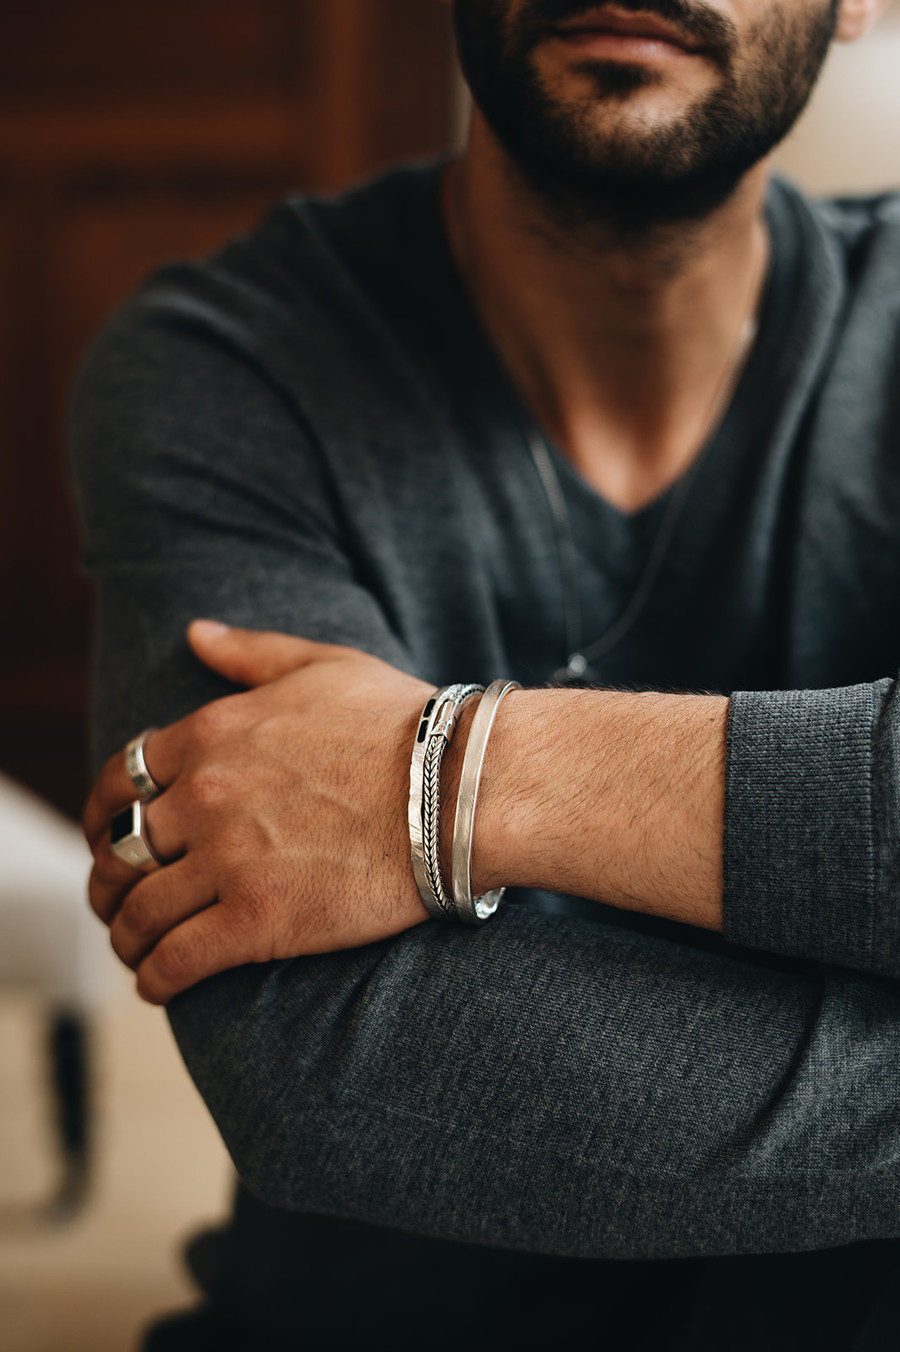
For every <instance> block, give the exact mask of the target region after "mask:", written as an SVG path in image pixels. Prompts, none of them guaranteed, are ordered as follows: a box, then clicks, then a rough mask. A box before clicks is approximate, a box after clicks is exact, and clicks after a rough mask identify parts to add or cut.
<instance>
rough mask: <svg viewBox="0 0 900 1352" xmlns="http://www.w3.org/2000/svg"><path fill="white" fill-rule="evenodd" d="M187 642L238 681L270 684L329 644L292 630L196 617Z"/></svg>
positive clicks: (320, 653)
mask: <svg viewBox="0 0 900 1352" xmlns="http://www.w3.org/2000/svg"><path fill="white" fill-rule="evenodd" d="M187 636H188V642H189V643H190V645H191V648H192V649H193V651H194V653H195V655H196V656H197V657H199V658H200V661H201V662H205V663H206V665H207V666H208V667H212V669H213V671H217V672H219V674H220V675H221V676H225V677H227V679H228V680H229V681H234V683H235V684H236V685H249V686H256V685H267V684H268V683H269V682H270V681H277V680H278V679H279V677H281V676H287V674H288V673H289V672H291V671H297V670H298V668H300V667H305V666H308V665H309V663H310V662H315V661H316V660H317V659H321V658H322V657H323V656H324V655H325V654H326V653H327V652H329V648H328V647H327V646H326V645H325V644H322V643H313V642H312V640H311V639H306V638H296V637H295V636H294V635H293V634H278V633H274V632H273V631H271V630H263V629H234V628H231V626H229V625H227V624H221V623H220V622H219V621H218V620H193V621H192V623H191V624H189V625H188V631H187Z"/></svg>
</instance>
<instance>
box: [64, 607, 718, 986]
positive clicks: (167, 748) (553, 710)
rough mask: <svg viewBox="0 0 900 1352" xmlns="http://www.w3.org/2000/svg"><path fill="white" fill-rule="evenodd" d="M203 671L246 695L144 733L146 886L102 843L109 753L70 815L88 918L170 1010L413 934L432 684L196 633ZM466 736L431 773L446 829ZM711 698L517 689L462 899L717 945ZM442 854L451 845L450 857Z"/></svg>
mask: <svg viewBox="0 0 900 1352" xmlns="http://www.w3.org/2000/svg"><path fill="white" fill-rule="evenodd" d="M190 637H191V643H192V646H193V649H194V651H195V653H196V654H197V656H198V657H200V658H202V659H203V660H204V661H205V662H206V663H207V665H208V666H210V667H211V668H213V669H215V670H216V671H218V672H219V673H220V674H221V675H223V676H225V677H227V678H228V679H229V680H231V681H233V682H235V683H236V684H241V685H246V686H250V687H255V688H254V689H251V690H249V691H247V692H245V693H242V694H235V695H233V696H231V697H226V698H224V699H221V700H219V701H216V702H214V703H212V704H210V705H207V706H205V707H204V708H203V709H201V710H200V711H198V712H196V713H194V714H192V715H189V716H188V717H187V718H186V719H184V720H182V721H181V722H179V723H177V724H175V725H174V726H171V727H169V728H166V729H164V730H162V731H159V732H156V733H154V734H153V735H152V737H151V738H150V739H149V740H148V743H147V746H146V749H145V754H146V757H147V761H148V765H149V767H150V770H151V772H152V773H153V775H154V777H155V778H156V780H157V782H158V783H159V784H160V785H161V786H162V787H163V788H164V790H165V792H164V793H163V794H162V795H161V797H159V798H158V799H157V800H156V801H155V802H153V803H152V804H151V805H150V806H149V808H148V809H147V814H146V816H147V824H148V829H149V832H150V836H151V839H152V841H153V844H154V847H155V849H156V851H157V853H158V854H159V855H160V856H161V858H162V859H164V860H166V861H170V862H168V863H167V864H166V867H164V868H162V869H159V870H156V871H154V872H152V873H151V874H149V875H147V876H146V877H144V878H140V879H139V877H138V875H137V874H136V873H135V871H134V870H133V869H131V868H130V867H129V866H128V865H126V864H123V863H121V862H120V861H119V860H118V859H116V857H115V856H114V855H113V854H112V853H111V851H110V848H109V822H110V820H111V818H112V816H113V815H114V814H115V813H116V812H117V811H119V810H120V809H121V808H122V807H123V806H124V805H125V804H126V803H127V802H129V801H130V799H131V798H132V797H133V793H132V790H131V785H130V782H129V780H128V778H127V776H126V774H125V772H124V763H123V758H122V756H121V754H116V755H114V756H113V757H111V758H110V760H109V761H108V762H107V764H106V766H105V768H104V770H103V773H102V775H101V776H100V779H99V781H98V784H97V786H96V788H95V790H94V792H93V793H92V795H91V797H90V799H89V801H88V804H87V808H86V811H85V830H86V834H87V836H88V839H89V841H90V843H91V847H92V849H93V851H94V855H95V865H94V869H93V873H92V877H91V883H90V896H91V902H92V905H93V907H94V909H95V911H96V912H97V914H98V915H99V916H100V918H101V919H102V920H104V921H105V922H106V923H107V924H109V925H110V928H111V932H112V942H113V946H114V948H115V950H116V952H117V953H118V955H119V956H120V958H122V960H123V961H124V962H126V963H127V964H128V965H129V966H130V967H132V968H133V969H134V970H135V971H136V972H137V976H138V989H139V991H140V993H141V994H142V995H143V996H144V997H145V998H146V999H148V1000H150V1001H152V1002H154V1003H160V1004H164V1003H167V1002H168V1001H169V1000H170V999H171V998H172V997H173V996H174V995H176V994H178V993H179V992H180V991H182V990H185V989H187V988H188V987H189V986H192V985H194V984H195V983H196V982H197V981H199V980H201V979H203V978H205V977H208V976H212V975H214V974H215V973H217V972H220V971H223V970H226V969H227V968H230V967H234V966H238V965H240V964H241V963H244V962H265V961H269V960H271V959H274V958H293V957H297V956H300V955H302V954H310V953H321V952H328V951H330V950H335V949H344V948H349V947H353V946H356V945H359V944H366V943H372V942H375V941H377V940H379V939H385V938H390V937H392V936H394V935H396V934H399V933H401V932H402V931H403V930H405V929H408V928H410V927H412V926H414V925H417V924H419V923H420V922H421V921H423V920H425V919H426V918H427V916H426V912H425V910H424V908H423V906H422V903H421V900H420V898H419V895H418V892H417V890H416V887H415V883H414V880H413V877H412V872H411V866H410V859H409V844H408V837H407V833H406V799H407V796H408V766H409V757H410V750H411V747H412V741H413V737H414V735H415V729H416V726H417V724H418V720H419V717H420V714H421V708H422V704H423V703H424V700H425V699H426V698H427V697H428V694H429V693H430V687H429V686H427V685H426V684H425V683H423V682H421V681H418V680H416V679H415V678H413V677H411V676H408V675H406V674H405V673H403V672H401V671H399V670H397V669H396V668H393V667H390V666H389V665H388V664H387V663H385V662H382V661H380V660H379V659H378V658H375V657H371V656H369V655H367V654H365V653H361V652H359V651H356V650H354V649H350V648H340V647H330V646H326V645H323V644H316V643H309V642H305V641H304V640H302V639H298V638H294V637H292V636H289V635H281V634H266V633H253V632H250V631H246V630H238V629H225V628H221V627H219V626H216V625H210V624H203V623H199V624H194V625H193V626H192V627H191V631H190ZM472 712H473V711H472V710H467V711H466V715H465V716H464V723H463V726H461V728H460V730H459V733H458V735H457V737H456V738H455V739H454V742H453V743H452V744H451V748H450V753H449V756H448V760H449V764H448V765H447V767H446V773H445V778H444V784H445V794H446V800H447V804H448V810H447V811H445V813H444V821H445V823H447V822H450V821H452V807H453V802H454V798H455V786H456V781H457V778H458V774H459V767H460V762H461V756H462V752H463V749H464V746H465V738H466V734H467V730H468V729H467V723H468V720H469V719H470V718H471V714H472ZM726 712H727V701H726V700H724V699H721V698H716V697H712V696H689V695H651V694H643V695H627V694H606V693H602V692H596V691H563V690H539V691H524V692H520V693H516V694H515V695H514V696H512V697H508V698H507V701H506V703H505V704H504V706H502V717H501V718H500V719H498V724H497V727H496V731H495V733H494V737H493V739H492V742H491V746H490V756H489V758H488V761H487V764H486V767H485V774H484V782H483V789H482V793H481V808H480V812H479V815H478V818H477V821H476V834H475V841H474V853H473V878H474V882H475V886H476V889H477V890H478V891H479V892H481V891H486V890H488V889H489V888H493V887H497V886H502V885H514V886H519V887H527V888H544V889H547V890H555V891H564V892H568V893H571V894H573V895H580V896H583V897H587V898H592V899H595V900H597V901H606V902H608V903H612V904H614V905H616V906H620V907H622V908H625V909H633V910H641V911H645V912H648V913H650V914H656V915H660V916H663V917H665V918H668V919H674V920H679V921H685V922H689V923H691V924H694V925H701V926H705V927H707V928H710V929H718V928H721V896H722V811H723V798H724V774H725V770H724V767H725V722H726ZM447 843H448V844H449V842H447Z"/></svg>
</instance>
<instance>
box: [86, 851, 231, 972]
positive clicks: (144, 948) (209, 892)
mask: <svg viewBox="0 0 900 1352" xmlns="http://www.w3.org/2000/svg"><path fill="white" fill-rule="evenodd" d="M213 901H215V891H214V888H213V886H212V884H211V883H210V881H209V876H208V873H205V874H204V873H202V872H200V871H199V870H198V869H197V867H196V864H195V863H194V862H193V856H191V855H187V856H185V858H184V859H179V860H177V861H176V863H174V864H169V865H168V866H167V867H166V868H161V869H158V870H157V871H156V872H155V873H150V874H148V875H147V876H146V877H145V878H142V879H141V880H140V882H138V883H137V884H135V886H134V887H132V888H131V890H130V891H129V892H128V894H127V896H126V897H125V899H124V900H123V902H122V905H121V906H120V907H119V910H118V912H117V914H116V916H115V918H114V919H113V922H112V924H111V926H110V942H111V943H112V946H113V950H114V952H115V953H116V954H117V956H118V957H119V958H121V960H122V961H123V962H124V963H125V965H126V966H127V967H132V968H136V967H137V966H138V965H139V964H140V963H141V962H142V961H143V960H144V958H146V956H147V954H148V953H149V952H150V950H151V949H152V948H153V947H154V945H156V944H157V943H158V942H159V941H160V939H162V937H163V935H165V934H168V932H169V931H170V930H172V929H174V928H175V927H176V926H177V925H181V924H183V922H184V921H185V920H189V919H190V918H191V916H194V915H196V914H197V913H198V912H199V911H202V910H204V909H205V908H206V907H207V906H209V905H211V903H212V902H213Z"/></svg>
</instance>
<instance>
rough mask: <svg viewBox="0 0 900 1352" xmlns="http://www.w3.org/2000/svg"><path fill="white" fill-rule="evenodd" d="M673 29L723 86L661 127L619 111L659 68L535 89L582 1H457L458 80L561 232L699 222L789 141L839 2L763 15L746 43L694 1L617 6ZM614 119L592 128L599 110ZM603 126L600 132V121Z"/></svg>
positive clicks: (594, 64)
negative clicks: (562, 95)
mask: <svg viewBox="0 0 900 1352" xmlns="http://www.w3.org/2000/svg"><path fill="white" fill-rule="evenodd" d="M617 5H618V7H619V8H622V9H631V10H641V11H642V12H645V13H646V12H649V13H652V14H656V15H658V16H659V17H661V18H664V19H668V20H670V21H673V22H675V23H677V24H679V25H680V26H681V27H682V29H683V30H684V31H685V32H686V33H687V34H689V35H691V36H693V37H695V38H696V39H697V40H698V41H699V42H702V43H703V45H704V48H705V50H706V52H707V59H708V60H710V61H712V62H713V64H714V65H715V66H716V67H717V68H718V70H719V72H720V77H719V79H718V81H717V82H716V83H715V85H714V87H713V88H712V89H711V90H710V91H709V92H708V93H707V94H705V95H702V96H699V97H698V98H697V99H695V100H694V101H693V102H692V104H691V105H690V107H689V108H687V109H685V110H684V112H683V113H681V114H679V115H676V116H675V117H673V118H671V119H669V120H667V121H659V122H657V123H656V124H655V125H652V124H648V123H644V124H643V125H641V124H640V123H639V122H638V120H637V119H636V118H634V117H629V116H628V108H627V105H628V104H629V102H632V101H635V99H636V98H639V97H640V90H641V88H643V87H647V86H649V85H652V84H654V83H657V82H658V81H659V80H660V79H661V78H662V76H661V75H660V74H659V72H658V71H656V70H655V69H654V68H653V67H650V66H644V65H640V64H636V63H635V64H629V63H627V62H620V61H598V60H592V61H584V62H582V63H581V64H580V69H581V71H582V72H583V73H584V74H585V75H586V76H587V77H588V78H589V80H590V84H591V92H590V93H589V94H588V95H587V96H584V97H582V98H581V99H580V100H578V101H576V102H574V103H572V102H571V101H570V102H567V103H565V104H561V103H558V102H556V101H554V99H553V97H552V96H551V95H550V94H549V93H548V92H547V90H546V89H545V88H544V86H543V84H542V83H541V79H540V77H539V74H538V72H537V70H536V68H535V65H534V64H533V62H532V59H531V58H532V54H533V52H534V50H535V47H536V46H537V44H538V42H539V41H540V40H541V38H542V37H545V36H546V35H547V33H548V31H549V30H550V28H551V26H552V25H554V24H557V23H559V22H562V21H563V20H564V19H567V18H574V17H576V16H578V15H579V14H581V13H585V12H586V11H587V8H588V4H587V3H586V0H526V3H525V4H524V5H523V6H522V7H521V9H520V10H518V11H517V12H516V15H515V23H514V24H512V25H509V24H508V23H507V17H508V14H509V11H510V0H454V14H455V22H456V30H457V39H458V45H459V54H460V61H461V63H462V67H463V73H464V75H465V77H466V80H467V82H468V84H469V87H470V89H471V91H472V95H473V98H474V100H475V103H476V105H477V106H478V108H479V110H480V111H481V114H482V116H483V117H484V119H485V121H486V122H487V124H488V125H489V127H490V128H491V130H492V132H493V133H494V135H495V137H496V138H497V140H498V141H499V142H500V144H501V146H502V147H503V148H504V150H505V151H506V153H507V155H508V156H509V157H510V159H511V160H512V161H513V163H514V165H515V167H516V170H517V171H518V173H519V175H520V176H521V178H522V179H523V181H524V182H525V184H526V185H527V187H528V188H529V190H530V191H531V192H532V193H533V194H535V195H536V196H537V198H538V199H539V200H540V202H541V205H542V207H543V208H544V210H545V211H546V212H548V213H549V215H550V216H551V217H552V218H553V219H554V220H556V221H557V222H558V223H560V224H562V225H563V226H565V227H566V228H569V229H572V228H578V227H579V226H580V225H586V226H589V227H596V226H601V227H603V228H605V229H606V230H610V229H611V230H612V231H613V232H614V233H615V234H616V235H622V234H624V235H627V236H629V237H634V236H636V235H640V234H642V233H647V232H654V231H658V230H659V229H660V228H661V227H667V226H670V225H672V224H678V223H690V222H698V221H701V220H704V219H706V218H708V217H709V216H711V215H712V214H713V213H714V212H715V211H716V210H717V209H718V208H719V207H721V206H722V205H723V204H724V203H725V202H726V201H727V200H728V199H729V198H730V197H731V196H732V195H733V194H734V193H735V191H736V189H737V188H738V185H739V184H740V182H741V180H742V179H743V178H744V177H745V176H746V174H747V173H748V172H749V171H750V170H751V169H752V168H753V166H754V165H756V164H757V163H758V162H759V161H760V160H762V159H763V158H764V157H765V156H767V155H768V154H769V153H770V152H771V151H772V150H773V149H774V148H775V146H776V145H778V143H779V142H780V141H781V140H782V139H783V138H784V136H786V135H787V133H788V132H789V131H790V129H791V127H792V126H793V125H794V123H795V122H796V120H797V118H798V117H799V116H800V113H801V112H802V111H803V108H804V107H805V106H806V103H807V101H808V99H809V96H810V94H811V93H812V90H813V88H814V86H815V83H816V80H817V79H818V76H819V73H820V71H821V68H822V65H823V63H824V60H825V56H826V55H827V52H828V49H829V46H830V44H831V40H832V38H833V36H834V30H835V26H836V23H837V15H838V10H839V7H840V0H821V3H820V4H817V5H816V6H815V7H814V8H812V9H809V10H807V11H805V12H804V13H803V14H797V13H790V12H788V13H786V12H785V10H784V7H783V6H782V5H780V4H777V3H776V4H773V5H767V6H766V12H765V13H764V14H763V15H761V16H760V18H759V20H758V21H757V23H756V25H755V26H754V28H753V29H751V30H750V31H748V32H747V33H746V34H744V35H743V36H742V35H741V34H739V33H738V32H737V31H736V30H735V28H734V25H733V24H732V23H731V22H730V21H729V20H727V19H726V18H725V17H724V16H722V15H721V14H720V13H719V12H718V11H715V10H712V9H709V8H708V7H707V6H705V5H702V4H696V5H695V4H692V3H690V0H617ZM598 104H604V105H606V107H607V108H609V109H610V110H611V112H613V113H614V112H615V110H616V108H618V109H621V114H622V115H621V116H618V117H616V116H611V117H610V118H607V119H601V120H599V121H598V119H597V106H598ZM604 121H605V122H606V123H607V124H608V125H606V126H604V125H603V123H604Z"/></svg>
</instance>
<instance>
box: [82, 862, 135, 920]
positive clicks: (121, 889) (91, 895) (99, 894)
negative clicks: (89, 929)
mask: <svg viewBox="0 0 900 1352" xmlns="http://www.w3.org/2000/svg"><path fill="white" fill-rule="evenodd" d="M143 877H144V874H143V873H140V872H139V871H138V870H137V869H135V868H132V867H131V866H130V865H129V864H124V863H122V861H121V860H116V857H115V855H112V857H111V862H110V861H107V860H106V859H105V858H104V861H103V863H102V864H98V863H97V862H96V861H95V863H94V867H93V868H92V869H91V876H90V878H89V879H88V901H89V902H90V904H91V910H92V911H93V912H94V914H95V915H96V916H97V917H98V918H99V919H100V920H102V921H103V923H104V925H111V924H112V921H113V918H114V917H115V915H116V912H117V911H118V909H119V907H120V906H121V905H122V902H123V901H124V900H125V897H126V896H127V895H128V893H129V892H130V891H131V889H132V887H135V886H136V885H137V884H138V883H139V882H140V881H141V878H143Z"/></svg>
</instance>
